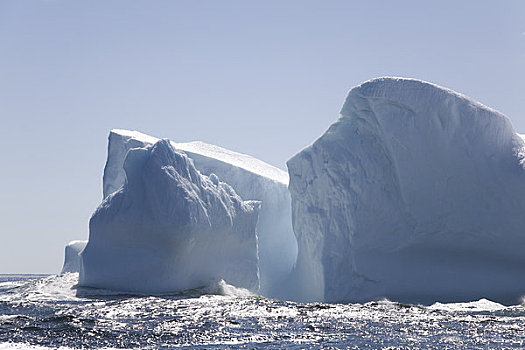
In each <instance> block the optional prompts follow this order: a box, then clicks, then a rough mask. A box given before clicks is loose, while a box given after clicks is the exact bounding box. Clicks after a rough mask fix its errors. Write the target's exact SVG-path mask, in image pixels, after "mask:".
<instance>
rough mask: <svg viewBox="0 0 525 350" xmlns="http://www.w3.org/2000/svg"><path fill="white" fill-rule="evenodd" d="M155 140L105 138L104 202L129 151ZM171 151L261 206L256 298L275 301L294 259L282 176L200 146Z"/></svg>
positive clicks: (126, 135)
mask: <svg viewBox="0 0 525 350" xmlns="http://www.w3.org/2000/svg"><path fill="white" fill-rule="evenodd" d="M158 140H159V139H158V138H155V137H152V136H149V135H146V134H143V133H140V132H137V131H130V130H119V129H115V130H112V131H111V132H110V135H109V144H108V158H107V162H106V166H105V169H104V178H103V195H104V198H106V197H108V196H110V195H111V194H112V193H114V192H115V191H118V190H119V189H120V188H121V187H122V186H123V185H124V183H125V181H126V173H125V171H124V166H123V165H124V159H125V158H126V154H127V152H128V151H129V150H130V149H132V148H137V147H139V148H140V147H147V146H150V145H152V144H154V143H156V142H157V141H158ZM171 144H172V146H173V147H175V148H176V149H177V150H180V151H183V152H184V153H185V154H186V155H187V156H188V157H190V158H191V159H192V160H193V162H194V164H195V167H196V168H197V170H199V172H200V173H201V174H204V175H210V174H216V175H217V176H218V177H219V178H220V179H221V181H224V182H226V183H228V184H229V185H230V186H232V187H233V189H234V190H235V192H236V193H237V194H238V195H239V196H240V197H242V198H243V199H250V200H257V201H260V202H261V208H260V210H259V220H258V223H257V235H258V249H259V252H258V254H259V271H260V284H261V288H260V293H261V294H262V295H265V296H271V297H281V296H283V295H285V293H286V289H287V285H286V283H287V278H288V277H289V274H290V271H291V269H292V267H293V265H294V263H295V260H296V257H297V243H296V239H295V236H294V234H293V231H292V220H291V199H290V193H289V191H288V174H287V173H286V172H285V171H283V170H281V169H278V168H276V167H274V166H271V165H269V164H267V163H264V162H262V161H260V160H258V159H255V158H253V157H250V156H248V155H245V154H241V153H237V152H233V151H230V150H227V149H224V148H221V147H218V146H215V145H210V144H206V143H203V142H188V143H175V142H173V141H172V142H171Z"/></svg>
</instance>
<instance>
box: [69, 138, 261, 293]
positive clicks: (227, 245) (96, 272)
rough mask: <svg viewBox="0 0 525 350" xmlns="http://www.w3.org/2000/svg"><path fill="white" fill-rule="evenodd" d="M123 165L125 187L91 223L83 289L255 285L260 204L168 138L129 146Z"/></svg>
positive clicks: (254, 288) (157, 289) (82, 271)
mask: <svg viewBox="0 0 525 350" xmlns="http://www.w3.org/2000/svg"><path fill="white" fill-rule="evenodd" d="M141 146H142V145H141ZM122 166H123V169H124V171H125V178H126V182H125V184H124V186H122V187H120V189H119V190H117V191H116V192H113V193H111V194H110V195H108V196H107V197H106V198H105V199H104V201H103V202H102V204H101V205H100V206H99V208H98V209H97V210H96V211H95V213H94V214H93V216H92V218H91V220H90V233H89V241H88V243H87V246H86V247H85V249H84V250H83V251H82V253H81V260H82V266H81V269H80V277H79V284H80V285H81V286H89V287H99V288H106V289H114V290H121V291H131V292H145V293H151V292H153V293H163V292H174V291H182V290H186V289H191V288H197V287H201V286H206V285H208V284H210V283H212V282H214V281H219V280H221V279H224V280H225V281H226V282H228V283H230V284H233V285H235V286H238V287H243V288H247V289H250V290H252V291H257V290H258V287H259V278H258V258H257V235H256V231H255V227H256V223H257V215H258V210H259V202H255V201H243V200H241V198H240V197H239V196H238V195H237V194H236V193H235V191H234V190H233V189H232V188H231V187H230V186H229V185H227V184H226V183H224V182H222V181H221V180H220V178H219V177H217V175H215V174H211V175H210V176H205V175H202V174H200V173H199V172H198V171H197V169H196V168H195V166H194V165H193V161H192V160H190V159H189V158H188V157H187V156H186V155H185V154H184V153H182V152H179V151H177V150H175V149H174V148H173V146H172V145H171V143H170V142H169V141H168V140H161V141H158V142H156V143H154V144H153V145H148V146H146V147H141V148H133V149H130V150H129V152H127V156H126V158H125V161H124V163H123V165H122Z"/></svg>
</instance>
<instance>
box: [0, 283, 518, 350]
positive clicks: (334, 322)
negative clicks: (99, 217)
mask: <svg viewBox="0 0 525 350" xmlns="http://www.w3.org/2000/svg"><path fill="white" fill-rule="evenodd" d="M77 278H78V274H76V273H68V274H65V275H61V276H49V277H45V278H39V279H22V277H19V278H12V276H4V275H0V349H32V350H43V349H49V348H53V349H55V348H62V349H75V348H89V349H115V348H126V349H159V348H192V349H194V348H195V349H225V348H268V349H275V348H283V349H284V348H286V349H304V348H310V349H318V348H356V349H378V348H385V349H387V348H388V349H401V348H410V349H453V348H454V349H457V348H461V349H503V348H505V349H509V348H514V349H520V348H523V347H525V332H523V329H525V308H524V307H523V306H520V305H516V306H510V307H509V306H503V305H500V304H496V303H492V302H488V301H486V300H480V301H474V302H471V303H460V304H436V305H432V306H430V307H426V306H419V305H407V304H399V303H394V302H389V301H378V302H369V303H364V304H324V303H308V304H306V303H294V302H287V301H276V300H272V299H266V298H261V297H255V296H250V295H246V294H243V292H242V291H241V292H238V290H237V289H236V288H234V287H231V286H230V289H229V290H227V291H225V290H224V289H221V288H217V289H216V290H217V292H216V293H215V294H202V293H199V292H198V291H193V292H192V293H191V294H188V295H172V296H170V295H165V296H144V297H140V296H133V295H124V294H121V295H111V293H109V292H105V291H102V290H98V293H99V294H98V295H97V294H96V293H92V295H90V296H89V297H79V296H77V287H75V284H76V281H77Z"/></svg>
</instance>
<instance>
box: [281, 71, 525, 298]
mask: <svg viewBox="0 0 525 350" xmlns="http://www.w3.org/2000/svg"><path fill="white" fill-rule="evenodd" d="M523 149H524V143H523V140H522V139H521V138H520V137H519V136H518V135H517V134H516V133H515V132H514V131H513V128H512V126H511V124H510V122H509V120H508V119H507V118H506V117H504V116H503V115H501V114H500V113H498V112H496V111H494V110H491V109H489V108H487V107H485V106H483V105H481V104H479V103H477V102H474V101H472V100H470V99H468V98H466V97H464V96H462V95H459V94H457V93H455V92H453V91H450V90H447V89H443V88H440V87H438V86H436V85H433V84H429V83H425V82H421V81H417V80H409V79H396V78H381V79H375V80H372V81H369V82H366V83H364V84H362V85H361V86H358V87H356V88H354V89H352V90H351V91H350V93H349V94H348V97H347V99H346V102H345V103H344V106H343V108H342V111H341V117H340V119H339V120H338V121H337V122H336V123H334V124H333V125H332V126H330V128H329V129H328V130H327V131H326V133H325V134H324V135H323V136H321V137H320V138H319V139H318V140H317V141H315V142H314V143H313V144H312V145H311V146H310V147H308V148H306V149H305V150H303V151H302V152H300V153H299V154H297V155H296V156H294V157H293V158H292V159H290V160H289V162H288V168H289V173H290V186H289V188H290V191H291V195H292V211H293V226H294V231H295V234H296V236H297V239H298V245H299V253H298V260H297V266H296V269H295V271H294V279H295V282H296V283H297V287H296V291H295V293H296V296H297V298H298V299H301V300H326V301H365V300H371V299H375V298H381V297H387V298H391V299H394V300H399V301H406V302H422V303H429V302H433V301H436V300H439V301H459V300H477V299H480V298H482V297H485V298H489V299H493V300H497V301H501V302H507V303H513V302H518V301H519V298H520V296H521V295H524V294H525V254H524V253H523V252H524V251H525V215H524V214H525V171H524V168H523V154H524V152H523Z"/></svg>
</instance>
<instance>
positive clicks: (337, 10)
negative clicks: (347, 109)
mask: <svg viewBox="0 0 525 350" xmlns="http://www.w3.org/2000/svg"><path fill="white" fill-rule="evenodd" d="M385 75H390V76H404V77H412V78H418V79H423V80H427V81H431V82H434V83H437V84H439V85H442V86H445V87H448V88H451V89H453V90H456V91H458V92H461V93H464V94H466V95H469V96H471V97H473V98H475V99H477V100H478V101H480V102H482V103H484V104H486V105H488V106H490V107H493V108H495V109H498V110H500V111H501V112H503V113H504V114H506V115H507V116H508V117H509V118H510V119H511V120H512V123H513V125H514V126H515V128H516V130H517V131H521V132H525V1H522V0H519V1H518V0H516V1H505V0H502V1H479V0H477V1H457V0H455V1H449V0H440V1H421V0H418V1H399V0H398V1H373V0H372V1H351V0H348V1H307V0H306V1H305V0H301V1H282V0H278V1H273V0H271V1H269V0H265V1H245V0H244V1H229V0H221V1H215V0H213V1H212V0H210V1H199V0H193V1H190V0H188V1H69V0H68V1H66V0H64V1H49V0H48V1H19V0H13V1H10V0H4V1H1V2H0V118H1V119H0V120H1V124H0V136H1V140H2V142H3V147H2V152H1V158H0V160H1V168H0V196H1V197H0V219H1V220H0V223H1V224H0V225H1V226H0V273H56V272H59V271H60V269H61V264H62V259H63V249H64V245H65V244H66V243H67V242H69V241H70V240H74V239H86V238H87V236H88V220H89V217H90V215H91V213H92V212H93V211H94V209H95V208H96V207H97V205H98V204H99V203H100V200H101V196H102V186H101V182H102V171H103V167H104V162H105V157H106V147H107V135H108V133H109V131H110V130H111V129H112V128H123V129H134V130H139V131H142V132H145V133H148V134H151V135H153V136H157V137H168V138H171V139H173V140H175V141H191V140H202V141H205V142H208V143H212V144H217V145H220V146H223V147H226V148H229V149H232V150H235V151H240V152H242V153H247V154H250V155H253V156H255V157H258V158H260V159H262V160H264V161H266V162H268V163H270V164H273V165H276V166H278V167H281V168H283V169H286V165H285V163H286V160H287V159H289V158H290V157H291V156H292V155H293V154H295V153H296V152H298V151H300V150H301V149H302V148H303V147H305V146H307V145H308V144H310V143H311V142H313V141H314V140H315V139H316V138H317V137H318V136H320V135H321V134H322V133H323V132H324V130H326V128H327V127H328V126H329V125H330V124H331V123H332V122H333V121H335V120H336V119H337V117H338V113H339V109H340V107H341V105H342V103H343V100H344V97H345V95H346V93H347V92H348V90H349V89H350V88H351V87H352V86H355V85H358V84H359V83H361V82H363V81H365V80H368V79H371V78H374V77H378V76H385Z"/></svg>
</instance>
